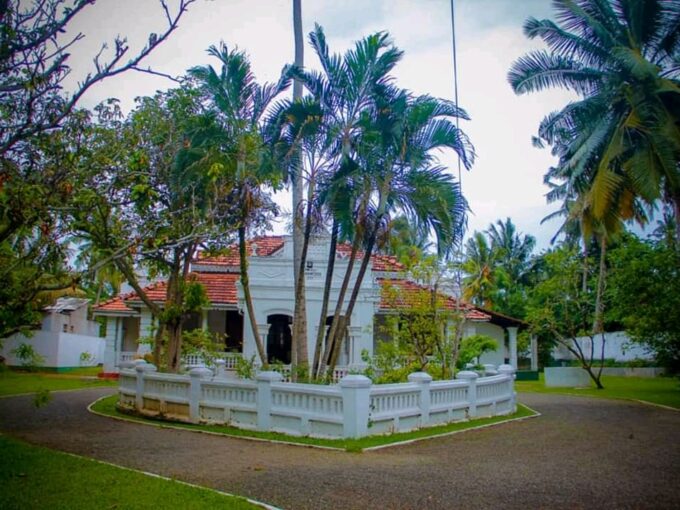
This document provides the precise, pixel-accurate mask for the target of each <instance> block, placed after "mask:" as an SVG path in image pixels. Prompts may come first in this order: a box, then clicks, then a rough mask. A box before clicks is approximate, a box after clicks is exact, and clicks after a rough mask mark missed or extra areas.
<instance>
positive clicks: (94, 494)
mask: <svg viewBox="0 0 680 510" xmlns="http://www.w3.org/2000/svg"><path fill="white" fill-rule="evenodd" d="M0 487H2V490H0V508H3V509H8V510H9V509H22V510H23V509H42V508H49V509H51V510H60V509H64V510H78V509H91V508H125V509H150V508H154V509H166V508H167V509H170V508H182V509H190V510H194V509H196V510H199V509H201V510H202V509H213V508H229V509H234V510H252V509H257V508H262V507H260V506H258V505H255V504H253V503H251V502H249V501H247V500H246V499H244V498H239V497H236V496H231V495H226V494H224V493H220V492H218V491H214V490H211V489H206V488H201V487H197V486H193V485H188V484H185V483H183V482H177V481H174V480H168V479H165V478H160V477H158V476H155V475H154V476H150V475H147V474H144V473H142V472H139V471H134V470H130V469H127V468H122V467H117V466H113V465H111V464H107V463H102V462H98V461H95V460H92V459H87V458H84V457H78V456H73V455H70V454H66V453H62V452H57V451H53V450H49V449H47V448H42V447H39V446H32V445H28V444H26V443H23V442H21V441H18V440H16V439H12V438H9V437H6V436H2V435H0Z"/></svg>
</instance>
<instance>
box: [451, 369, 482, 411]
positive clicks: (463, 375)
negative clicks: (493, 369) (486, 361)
mask: <svg viewBox="0 0 680 510" xmlns="http://www.w3.org/2000/svg"><path fill="white" fill-rule="evenodd" d="M478 377H479V374H478V373H477V372H472V371H471V370H461V371H460V372H458V373H457V374H456V378H457V379H463V380H466V381H467V382H468V409H467V415H468V418H474V417H475V416H477V378H478Z"/></svg>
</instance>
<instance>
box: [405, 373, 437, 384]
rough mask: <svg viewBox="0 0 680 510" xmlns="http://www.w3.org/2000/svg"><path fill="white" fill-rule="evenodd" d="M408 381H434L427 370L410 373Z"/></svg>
mask: <svg viewBox="0 0 680 510" xmlns="http://www.w3.org/2000/svg"><path fill="white" fill-rule="evenodd" d="M408 382H415V383H429V382H432V376H431V375H430V374H428V373H427V372H413V373H412V374H409V375H408Z"/></svg>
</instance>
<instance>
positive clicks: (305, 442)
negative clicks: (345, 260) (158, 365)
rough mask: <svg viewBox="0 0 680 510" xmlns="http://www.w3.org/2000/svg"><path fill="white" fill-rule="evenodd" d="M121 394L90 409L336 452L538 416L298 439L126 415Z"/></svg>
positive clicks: (524, 413)
mask: <svg viewBox="0 0 680 510" xmlns="http://www.w3.org/2000/svg"><path fill="white" fill-rule="evenodd" d="M117 400H118V395H110V396H108V397H103V398H101V399H99V400H97V401H96V402H95V403H94V404H92V405H91V406H90V409H91V410H92V411H93V412H95V413H98V414H102V415H105V416H111V417H114V418H119V419H124V420H128V421H133V422H136V423H144V424H147V425H154V426H157V427H161V428H178V429H185V430H193V431H198V432H205V433H210V434H218V435H224V436H230V437H238V438H243V439H254V440H259V441H270V442H277V443H286V444H293V445H298V446H311V447H316V448H331V449H335V450H345V451H348V452H361V451H363V450H366V449H370V448H376V447H384V446H397V444H403V443H407V442H412V441H414V440H419V439H428V438H434V437H437V436H444V435H449V434H452V433H455V432H461V431H464V430H470V429H475V428H480V427H486V426H489V425H494V424H498V423H503V422H507V421H512V420H516V419H519V418H528V417H531V416H536V415H537V414H538V413H536V411H534V410H532V409H529V408H528V407H526V406H523V405H521V404H518V406H517V412H516V413H514V414H511V415H506V416H494V417H493V418H479V419H475V420H470V421H462V422H456V423H449V424H447V425H440V426H436V427H427V428H422V429H418V430H414V431H411V432H400V433H396V434H390V435H380V436H369V437H363V438H360V439H321V438H315V437H305V436H303V437H298V436H290V435H287V434H280V433H277V432H261V431H255V430H244V429H238V428H236V427H230V426H227V425H196V424H191V423H182V422H169V421H165V420H160V419H154V418H146V417H140V416H136V415H131V414H127V413H122V412H120V411H119V410H118V409H116V402H117Z"/></svg>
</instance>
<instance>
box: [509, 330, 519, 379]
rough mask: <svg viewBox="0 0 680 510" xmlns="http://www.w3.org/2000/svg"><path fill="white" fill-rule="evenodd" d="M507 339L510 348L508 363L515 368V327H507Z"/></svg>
mask: <svg viewBox="0 0 680 510" xmlns="http://www.w3.org/2000/svg"><path fill="white" fill-rule="evenodd" d="M508 340H509V346H508V347H509V349H510V364H511V365H512V367H513V368H514V369H515V370H517V328H515V327H512V328H508Z"/></svg>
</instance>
